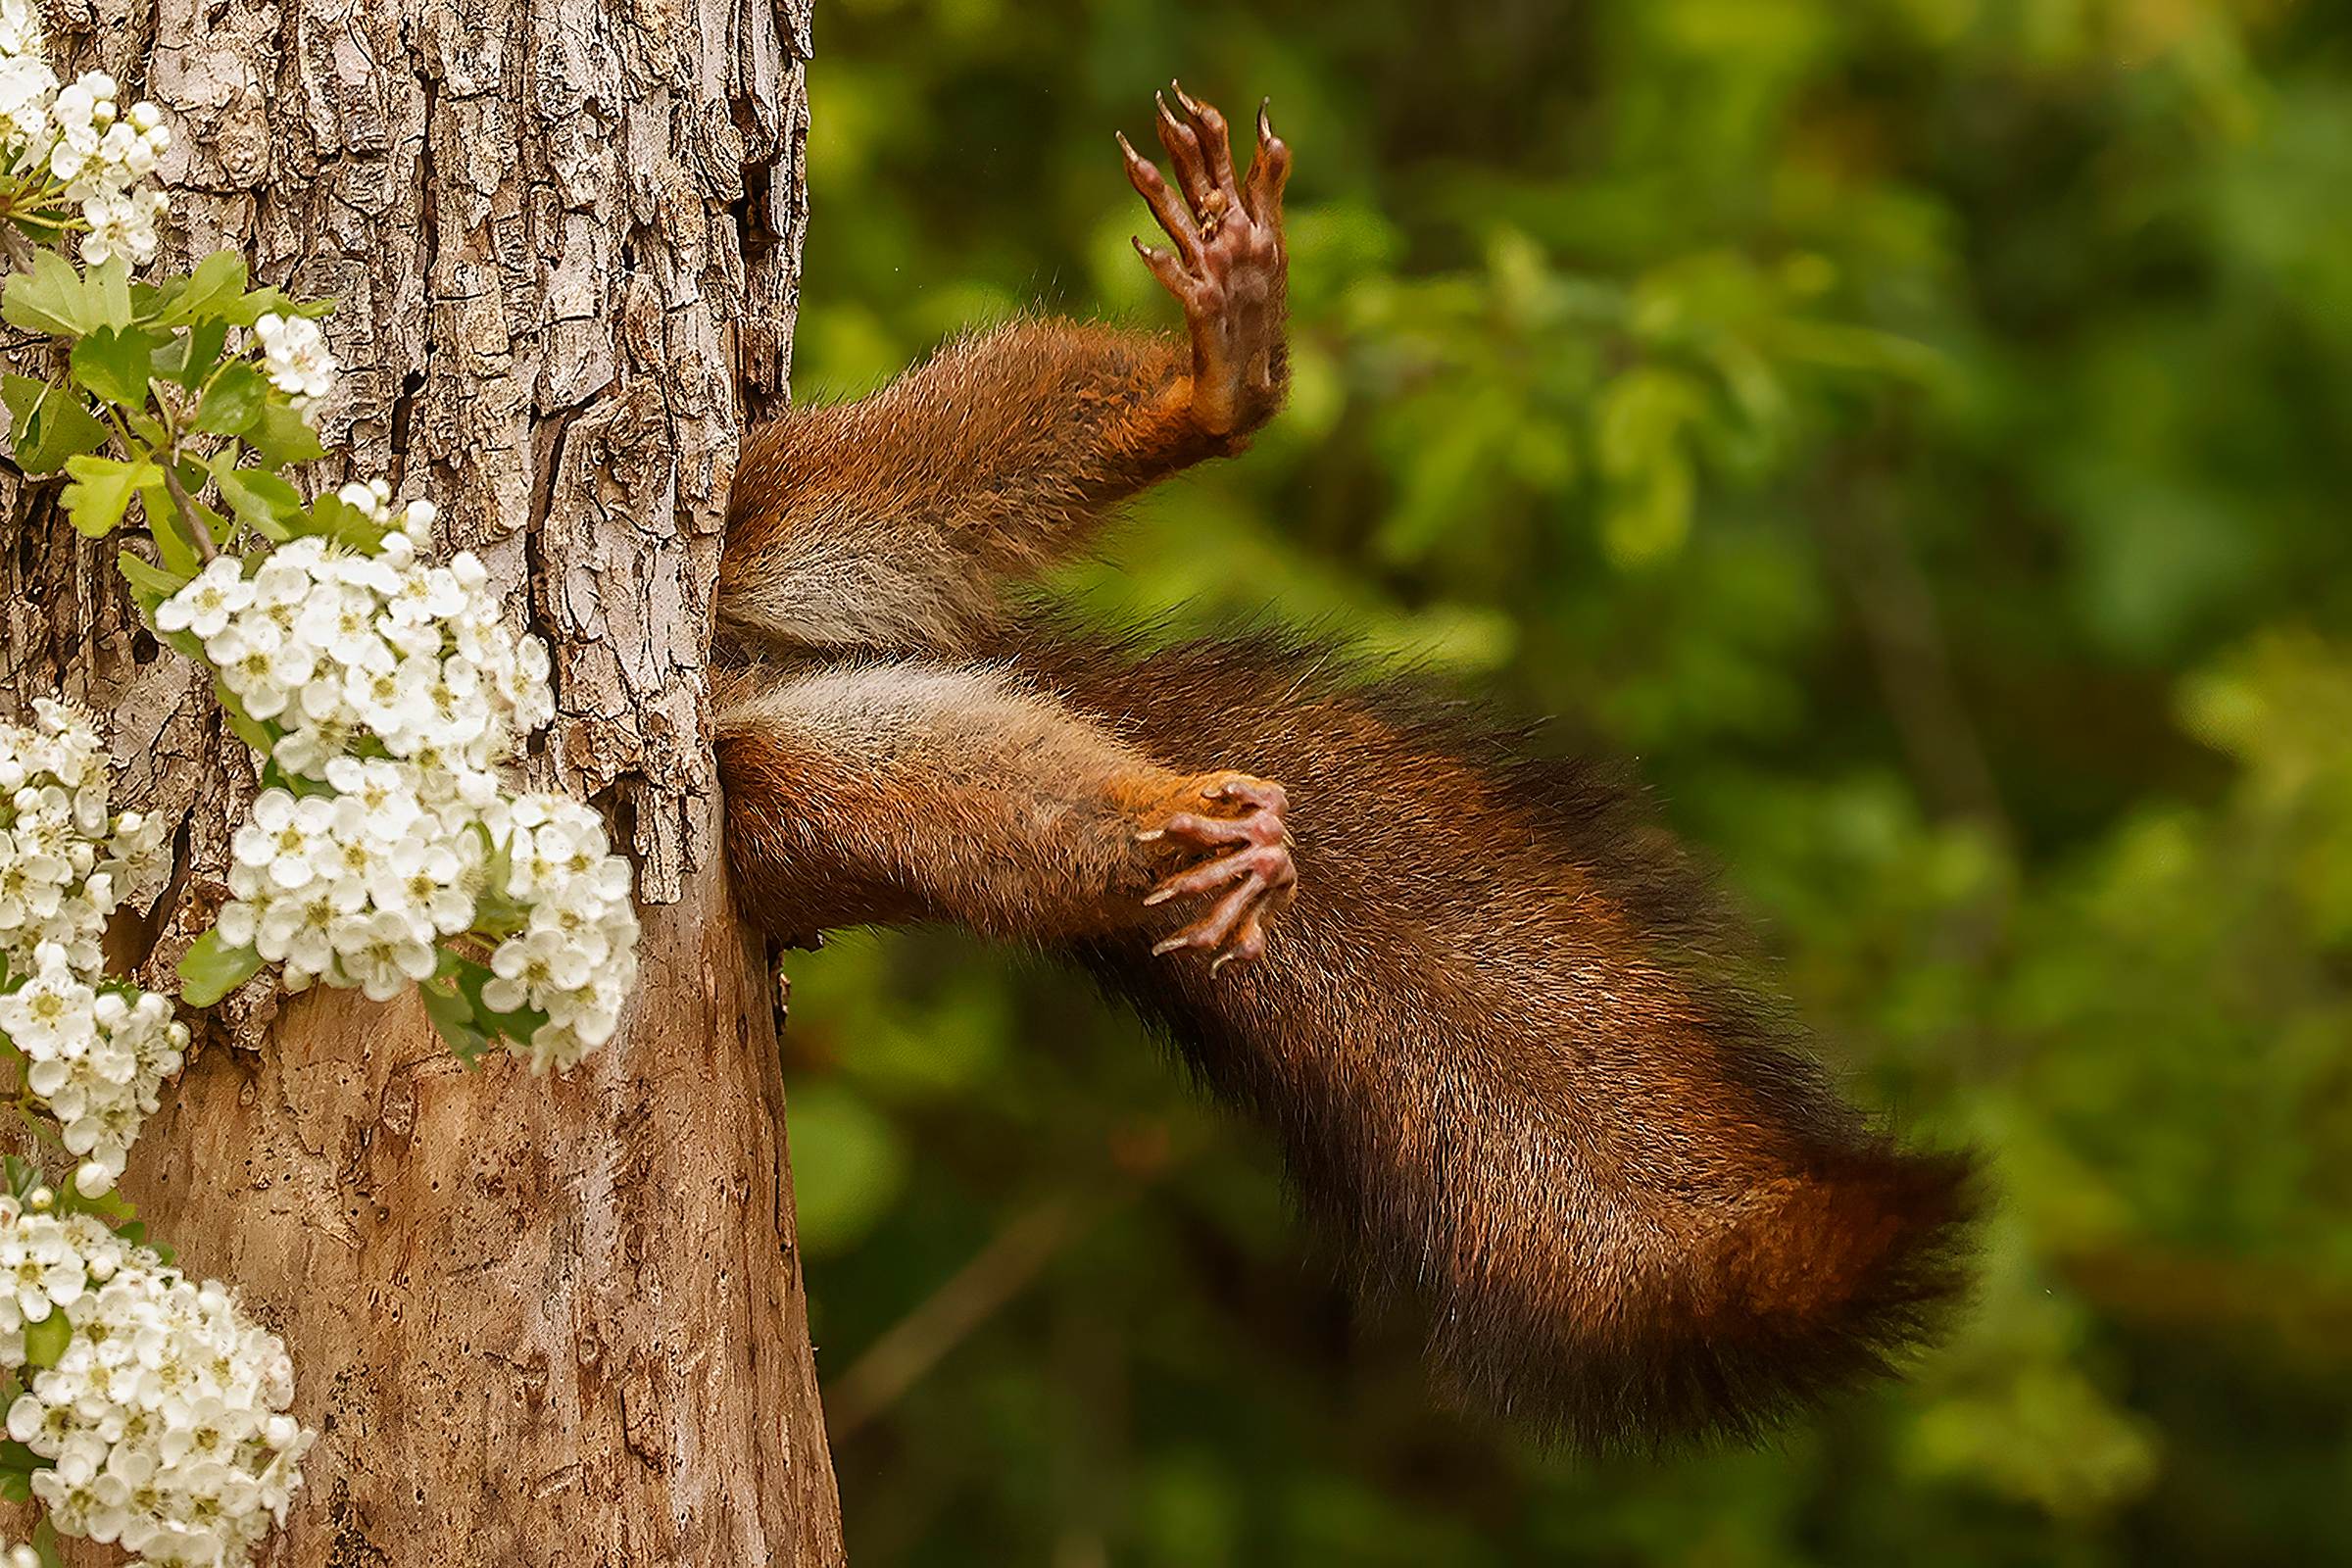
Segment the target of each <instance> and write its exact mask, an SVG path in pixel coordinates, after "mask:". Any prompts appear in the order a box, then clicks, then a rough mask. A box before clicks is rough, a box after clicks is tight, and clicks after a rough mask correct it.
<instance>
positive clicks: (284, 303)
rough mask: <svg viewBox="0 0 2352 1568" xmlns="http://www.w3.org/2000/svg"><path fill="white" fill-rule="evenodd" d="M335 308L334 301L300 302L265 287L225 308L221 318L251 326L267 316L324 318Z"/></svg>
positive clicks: (238, 324)
mask: <svg viewBox="0 0 2352 1568" xmlns="http://www.w3.org/2000/svg"><path fill="white" fill-rule="evenodd" d="M334 308H335V302H334V301H333V300H298V299H295V298H293V297H292V296H291V295H288V294H285V293H281V292H280V291H279V290H278V289H276V288H275V287H272V286H269V285H265V286H263V287H261V288H257V289H255V290H254V291H253V292H252V293H250V294H248V295H246V296H245V297H244V298H243V299H240V300H238V301H237V302H236V303H235V304H233V305H230V306H226V307H224V308H223V309H222V310H221V319H223V320H225V321H227V322H228V323H229V324H230V325H232V326H251V325H252V324H253V323H254V322H256V321H258V320H260V319H262V318H263V317H265V316H309V317H319V316H324V315H325V314H326V313H327V312H329V311H331V310H333V309H334Z"/></svg>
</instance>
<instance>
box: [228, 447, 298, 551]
mask: <svg viewBox="0 0 2352 1568" xmlns="http://www.w3.org/2000/svg"><path fill="white" fill-rule="evenodd" d="M234 462H235V459H234V457H233V455H232V454H229V453H225V452H224V453H222V454H221V455H220V456H219V457H216V458H215V459H213V462H212V474H213V478H214V480H215V481H216V482H217V483H218V484H219V485H220V486H221V499H222V500H224V501H226V502H227V503H228V506H229V510H230V511H231V512H234V513H235V514H236V515H238V516H240V517H242V518H244V519H245V520H246V521H247V522H248V523H250V524H252V525H253V526H254V527H256V528H259V529H260V530H261V531H262V532H263V533H265V534H268V535H269V536H270V538H272V539H291V538H293V537H294V529H295V527H296V526H298V525H299V524H300V522H301V520H302V496H301V495H300V494H299V493H298V492H297V491H296V490H295V488H294V487H293V486H292V485H290V484H288V483H286V481H285V480H283V479H281V478H279V477H278V476H277V475H276V474H274V473H270V472H268V471H267V470H265V469H261V468H239V467H236V466H234Z"/></svg>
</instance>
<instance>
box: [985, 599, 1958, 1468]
mask: <svg viewBox="0 0 2352 1568" xmlns="http://www.w3.org/2000/svg"><path fill="white" fill-rule="evenodd" d="M1021 657H1022V659H1023V660H1024V662H1028V663H1030V664H1031V665H1032V666H1033V667H1035V668H1036V669H1037V670H1038V671H1039V673H1040V674H1041V675H1042V677H1043V678H1044V679H1045V681H1046V682H1047V683H1048V684H1050V685H1054V686H1058V687H1059V688H1060V689H1061V690H1063V691H1064V692H1066V693H1067V694H1069V696H1070V697H1071V698H1072V699H1073V700H1074V701H1075V702H1077V703H1078V704H1080V705H1081V706H1083V707H1085V708H1088V709H1090V710H1092V711H1096V712H1099V713H1103V714H1107V715H1109V716H1110V717H1111V718H1112V719H1113V720H1115V721H1123V722H1124V723H1125V724H1127V725H1128V726H1130V727H1131V728H1132V729H1133V731H1134V732H1135V733H1136V734H1137V736H1138V738H1139V739H1140V740H1141V741H1142V742H1143V743H1144V744H1145V745H1146V746H1148V747H1149V748H1150V749H1151V750H1152V751H1154V752H1156V753H1158V754H1160V755H1162V756H1175V757H1187V758H1194V757H1203V758H1211V759H1215V760H1227V761H1232V762H1233V763H1234V765H1244V766H1248V767H1249V768H1250V769H1251V770H1253V771H1257V772H1261V773H1263V774H1265V775H1266V776H1268V777H1271V778H1274V779H1277V780H1279V781H1280V782H1281V783H1283V785H1284V786H1285V787H1286V788H1287V789H1288V790H1289V791H1290V793H1291V797H1292V799H1293V801H1294V802H1295V803H1296V808H1297V809H1296V812H1295V814H1294V817H1293V825H1294V831H1295V834H1296V845H1295V850H1294V853H1295V856H1296V858H1297V862H1298V866H1299V889H1300V897H1299V902H1298V904H1297V906H1296V907H1293V908H1292V909H1291V910H1289V911H1288V912H1287V913H1286V914H1285V915H1284V916H1283V919H1282V922H1281V924H1280V925H1279V926H1278V927H1277V928H1276V930H1275V933H1274V938H1273V943H1272V947H1271V951H1270V952H1269V953H1268V954H1267V955H1266V956H1265V957H1264V958H1263V959H1262V960H1260V962H1258V963H1257V964H1255V965H1250V966H1242V967H1237V969H1235V970H1231V971H1228V972H1227V973H1226V974H1225V975H1223V976H1222V977H1219V978H1214V979H1212V978H1210V977H1209V976H1208V974H1207V972H1206V966H1205V965H1197V964H1182V965H1172V964H1168V963H1166V962H1164V961H1162V960H1156V959H1152V958H1151V957H1150V956H1148V955H1146V954H1145V953H1144V952H1143V951H1142V949H1141V948H1140V947H1138V946H1135V945H1132V944H1128V943H1120V942H1103V943H1098V944H1094V945H1091V946H1089V947H1087V948H1085V949H1084V950H1082V951H1081V953H1080V954H1079V956H1080V958H1081V960H1082V961H1083V962H1084V963H1086V964H1087V966H1088V967H1090V968H1091V969H1092V970H1094V972H1095V973H1096V974H1097V975H1098V977H1099V978H1100V979H1101V980H1102V981H1103V983H1104V984H1105V985H1106V986H1107V987H1108V988H1109V989H1111V990H1112V991H1114V992H1115V993H1117V994H1119V995H1121V996H1124V997H1125V998H1127V999H1128V1000H1130V1001H1131V1002H1132V1003H1134V1004H1135V1005H1137V1006H1138V1007H1139V1008H1140V1009H1141V1010H1142V1011H1143V1012H1144V1013H1145V1014H1146V1015H1147V1016H1148V1017H1150V1018H1152V1019H1153V1020H1155V1021H1156V1022H1157V1023H1159V1024H1160V1025H1161V1026H1162V1027H1164V1028H1165V1030H1166V1031H1167V1032H1168V1033H1169V1034H1171V1035H1172V1036H1173V1037H1174V1039H1175V1040H1176V1041H1177V1043H1178V1044H1179V1046H1180V1047H1181V1049H1182V1051H1183V1053H1184V1054H1185V1056H1186V1057H1187V1059H1188V1060H1189V1061H1190V1062H1191V1064H1192V1066H1193V1067H1194V1068H1195V1070H1196V1071H1197V1072H1198V1074H1199V1075H1200V1076H1201V1078H1202V1079H1203V1080H1204V1081H1205V1082H1206V1083H1207V1085H1208V1086H1209V1087H1210V1088H1211V1089H1212V1090H1213V1091H1214V1092H1215V1093H1216V1094H1218V1095H1219V1096H1220V1097H1221V1098H1223V1099H1225V1100H1227V1101H1229V1102H1231V1103H1235V1104H1236V1105H1238V1106H1240V1107H1241V1108H1242V1109H1244V1110H1245V1111H1246V1112H1248V1113H1249V1114H1250V1115H1251V1116H1253V1117H1254V1118H1255V1119H1256V1120H1258V1121H1259V1122H1261V1123H1263V1124H1264V1125H1266V1126H1267V1127H1269V1128H1270V1129H1271V1130H1272V1131H1273V1132H1274V1134H1275V1135H1276V1136H1277V1137H1278V1138H1279V1140H1280V1141H1281V1143H1282V1145H1283V1148H1284V1152H1285V1153H1286V1156H1287V1160H1288V1165H1289V1168H1290V1172H1291V1175H1292V1177H1293V1180H1294V1182H1295V1184H1296V1186H1297V1188H1298V1190H1299V1195H1300V1198H1301V1201H1302V1202H1303V1205H1304V1206H1305V1207H1306V1208H1307V1210H1308V1211H1309V1213H1310V1214H1311V1215H1312V1216H1313V1217H1315V1218H1316V1219H1319V1220H1320V1221H1321V1222H1322V1223H1323V1224H1324V1225H1325V1226H1326V1227H1327V1228H1328V1229H1329V1230H1331V1231H1332V1232H1334V1233H1335V1236H1336V1239H1337V1240H1339V1241H1340V1242H1341V1243H1342V1244H1343V1250H1344V1252H1345V1253H1346V1254H1347V1255H1348V1256H1350V1257H1352V1258H1356V1259H1360V1260H1361V1268H1362V1278H1361V1281H1360V1282H1359V1283H1360V1285H1361V1286H1362V1287H1363V1292H1364V1294H1367V1295H1369V1296H1372V1297H1375V1298H1392V1299H1394V1298H1401V1299H1405V1300H1407V1301H1409V1302H1411V1303H1413V1304H1414V1305H1415V1306H1417V1308H1418V1309H1419V1312H1420V1314H1421V1316H1422V1317H1423V1318H1424V1319H1425V1320H1426V1322H1427V1324H1428V1332H1429V1336H1430V1354H1431V1359H1432V1361H1433V1364H1434V1366H1435V1368H1436V1370H1437V1372H1438V1374H1439V1376H1440V1378H1441V1381H1442V1382H1444V1383H1446V1384H1448V1385H1450V1386H1451V1388H1452V1389H1453V1390H1454V1391H1455V1392H1456V1393H1457V1394H1458V1395H1459V1396H1460V1397H1463V1398H1464V1399H1465V1400H1466V1401H1467V1402H1469V1403H1471V1404H1473V1405H1475V1406H1482V1407H1485V1408H1487V1409H1490V1410H1493V1411H1495V1412H1498V1413H1501V1414H1503V1415H1505V1416H1507V1417H1509V1418H1512V1419H1514V1420H1517V1421H1520V1422H1523V1423H1525V1424H1527V1425H1529V1426H1531V1427H1533V1428H1535V1429H1536V1430H1537V1431H1539V1432H1540V1433H1542V1434H1544V1435H1546V1436H1548V1437H1551V1438H1553V1439H1556V1440H1560V1441H1564V1442H1567V1443H1569V1444H1571V1445H1574V1446H1580V1447H1584V1448H1588V1449H1615V1448H1624V1447H1636V1448H1647V1447H1655V1446H1660V1445H1664V1444H1670V1443H1674V1442H1678V1441H1684V1440H1691V1439H1706V1438H1752V1437H1754V1436H1757V1435H1759V1434H1760V1433H1761V1432H1763V1431H1765V1430H1767V1429H1769V1428H1770V1427H1771V1426H1773V1425H1775V1424H1776V1423H1777V1422H1779V1421H1780V1420H1782V1419H1785V1418H1786V1417H1788V1416H1789V1415H1791V1414H1793V1413H1795V1412H1796V1411H1798V1410H1801V1409H1803V1408H1805V1407H1807V1406H1809V1405H1811V1404H1813V1403H1815V1402H1817V1401H1818V1400H1819V1399H1821V1398H1822V1397H1826V1396H1828V1395H1830V1394H1832V1393H1834V1392H1836V1391H1838V1390H1839V1389H1841V1388H1844V1387H1846V1386H1848V1385H1851V1384H1853V1383H1855V1382H1857V1381H1860V1380H1862V1379H1863V1378H1866V1377H1869V1376H1872V1375H1876V1374H1880V1373H1884V1372H1887V1371H1888V1370H1890V1369H1891V1366H1892V1359H1893V1358H1894V1357H1896V1356H1897V1355H1898V1354H1899V1353H1900V1352H1901V1351H1902V1350H1903V1349H1904V1348H1906V1347H1907V1346H1909V1345H1911V1344H1913V1343H1915V1342H1916V1341H1917V1340H1918V1339H1920V1338H1921V1337H1922V1336H1924V1335H1925V1334H1926V1333H1928V1332H1929V1331H1930V1330H1931V1329H1932V1328H1933V1326H1934V1323H1935V1320H1936V1317H1937V1315H1938V1312H1939V1309H1940V1308H1942V1307H1944V1306H1946V1305H1948V1304H1949V1303H1950V1302H1951V1301H1952V1300H1953V1299H1955V1298H1956V1297H1957V1296H1958V1295H1959V1294H1960V1293H1961V1292H1962V1290H1963V1287H1964V1272H1965V1271H1964V1268H1963V1262H1964V1254H1965V1251H1966V1242H1967V1231H1968V1222H1969V1221H1970V1219H1971V1218H1972V1214H1973V1209H1974V1197H1973V1192H1972V1187H1973V1179H1972V1172H1971V1163H1970V1161H1969V1160H1968V1159H1967V1157H1966V1156H1964V1155H1962V1154H1958V1153H1953V1152H1917V1151H1912V1150H1907V1149H1905V1148H1903V1147H1901V1146H1899V1145H1898V1144H1897V1143H1896V1142H1895V1141H1894V1140H1893V1139H1892V1138H1891V1137H1889V1136H1888V1135H1887V1133H1886V1132H1885V1131H1883V1130H1882V1129H1880V1128H1879V1127H1877V1126H1875V1125H1874V1124H1873V1123H1872V1122H1871V1121H1870V1120H1869V1119H1867V1118H1866V1117H1864V1116H1863V1115H1862V1114H1860V1113H1859V1112H1857V1111H1856V1110H1854V1109H1853V1108H1851V1107H1850V1106H1848V1105H1847V1104H1846V1103H1843V1102H1842V1101H1841V1100H1840V1099H1839V1098H1838V1096H1837V1095H1836V1094H1835V1093H1834V1092H1833V1090H1832V1089H1831V1087H1830V1085H1829V1082H1828V1080H1827V1078H1826V1075H1825V1074H1824V1073H1823V1071H1822V1070H1821V1068H1820V1067H1819V1066H1818V1065H1817V1064H1816V1063H1815V1062H1814V1060H1813V1059H1812V1058H1811V1056H1810V1055H1809V1054H1808V1053H1807V1050H1806V1043H1805V1040H1804V1037H1803V1035H1802V1033H1801V1031H1800V1030H1799V1029H1798V1028H1796V1027H1795V1026H1794V1025H1793V1024H1792V1023H1791V1022H1790V1021H1789V1018H1788V1017H1787V1015H1786V1013H1785V1011H1784V1010H1783V1009H1781V1008H1779V1007H1777V1006H1776V1005H1773V1004H1772V1003H1771V1002H1770V1001H1769V1000H1767V998H1766V994H1765V993H1763V992H1762V991H1760V990H1759V989H1758V988H1757V987H1756V986H1755V985H1754V984H1753V983H1752V976H1753V974H1754V971H1755V969H1756V964H1755V961H1754V958H1753V955H1752V953H1750V952H1749V951H1748V948H1747V945H1746V943H1745V942H1744V940H1743V939H1742V938H1741V937H1740V934H1739V932H1738V929H1737V927H1736V926H1735V925H1734V924H1733V923H1732V922H1730V921H1729V920H1727V919H1726V918H1725V917H1724V915H1723V912H1722V907H1721V904H1720V902H1719V900H1718V899H1717V897H1716V895H1715V894H1714V893H1713V892H1712V890H1711V889H1710V887H1709V886H1708V884H1707V882H1706V879H1705V878H1704V877H1703V876H1701V875H1700V874H1699V873H1698V872H1697V871H1695V870H1694V869H1693V868H1692V866H1691V864H1690V862H1689V860H1688V858H1686V857H1685V855H1684V854H1683V853H1682V852H1681V851H1680V850H1679V849H1678V848H1677V847H1676V846H1675V845H1674V843H1673V842H1672V841H1671V840H1670V839H1668V838H1667V837H1666V836H1665V835H1664V834H1663V833H1662V832H1661V831H1659V830H1658V829H1656V828H1655V827H1653V826H1651V825H1650V823H1649V820H1648V816H1647V813H1646V811H1645V810H1644V809H1642V808H1643V803H1642V801H1641V799H1640V797H1639V795H1638V794H1637V792H1635V791H1634V790H1633V789H1631V788H1630V787H1629V786H1627V785H1625V784H1623V783H1622V782H1621V781H1619V780H1616V779H1614V778H1612V777H1611V776H1610V775H1609V773H1608V772H1607V771H1606V770H1605V769H1599V768H1595V767H1592V766H1586V765H1579V764H1574V763H1563V762H1556V761H1544V760H1530V759H1529V758H1528V757H1526V756H1525V755H1524V753H1523V752H1522V750H1521V749H1520V744H1519V743H1520V741H1521V739H1522V737H1520V736H1514V735H1512V734H1510V733H1509V732H1507V731H1503V730H1499V729H1497V728H1495V727H1494V726H1491V725H1488V724H1486V723H1484V722H1482V721H1481V720H1480V718H1479V717H1478V715H1477V714H1476V713H1475V712H1472V711H1466V710H1465V709H1463V708H1462V707H1461V706H1460V705H1449V704H1446V703H1443V702H1433V701H1429V700H1426V699H1422V698H1419V697H1416V696H1414V695H1413V694H1412V693H1410V692H1409V691H1407V690H1405V689H1403V688H1401V687H1397V686H1395V685H1390V686H1385V687H1384V686H1375V687H1367V686H1365V685H1363V684H1362V683H1360V682H1359V681H1357V680H1354V679H1352V678H1350V677H1349V676H1348V674H1347V673H1346V672H1345V671H1344V670H1340V669H1338V668H1337V667H1336V662H1335V661H1334V659H1333V658H1332V656H1330V655H1328V654H1325V653H1321V652H1318V651H1316V650H1313V649H1308V648H1302V647H1299V646H1297V645H1293V644H1286V643H1282V642H1278V641H1265V640H1259V641H1233V642H1223V643H1211V644H1202V645H1196V646H1192V647H1188V648H1180V649H1174V650H1168V651H1163V652H1155V653H1152V654H1149V655H1146V656H1141V657H1137V656H1134V655H1132V654H1130V653H1124V652H1121V651H1119V650H1115V649H1103V648H1101V647H1094V648H1089V647H1086V646H1084V645H1079V644H1074V643H1070V642H1066V641H1058V640H1055V641H1046V642H1040V643H1037V644H1034V645H1031V646H1027V647H1024V649H1023V650H1022V654H1021Z"/></svg>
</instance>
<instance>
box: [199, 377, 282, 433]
mask: <svg viewBox="0 0 2352 1568" xmlns="http://www.w3.org/2000/svg"><path fill="white" fill-rule="evenodd" d="M269 396H270V383H269V382H267V381H265V380H263V379H262V372H261V371H259V370H257V369H255V368H253V367H252V366H250V365H247V364H245V363H244V362H242V361H232V362H230V363H229V364H227V365H224V366H222V367H221V374H220V378H219V379H217V380H216V381H214V382H213V384H212V385H211V386H210V387H208V388H207V389H206V390H205V394H204V401H203V402H201V403H199V404H197V405H196V428H197V429H199V430H204V431H209V432H210V433H212V434H214V435H237V434H239V433H241V432H242V431H244V430H246V429H247V428H249V427H250V426H251V425H252V424H253V421H254V420H255V419H257V418H259V417H261V413H262V405H263V403H264V402H266V401H267V400H268V398H269Z"/></svg>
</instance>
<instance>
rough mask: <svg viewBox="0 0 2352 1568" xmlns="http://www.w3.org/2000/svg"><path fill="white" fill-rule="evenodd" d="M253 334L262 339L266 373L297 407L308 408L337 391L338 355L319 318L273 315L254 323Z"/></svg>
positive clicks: (271, 381) (273, 383) (274, 384)
mask: <svg viewBox="0 0 2352 1568" xmlns="http://www.w3.org/2000/svg"><path fill="white" fill-rule="evenodd" d="M253 335H254V336H255V337H257V338H259V339H261V342H262V370H263V373H264V374H266V375H268V376H269V377H270V385H272V386H274V387H276V388H277V389H278V390H279V391H280V392H283V393H285V394H286V395H287V396H288V397H290V398H292V399H293V400H294V404H295V407H297V408H304V407H307V406H309V405H310V404H311V403H312V402H314V401H315V400H317V399H319V398H322V397H324V396H326V395H327V393H329V392H331V391H333V390H334V385H335V357H334V355H333V354H332V353H331V352H329V351H328V349H327V346H326V334H325V333H323V332H321V331H319V323H318V322H317V321H314V320H311V319H309V318H307V317H301V316H278V315H274V314H272V315H269V316H265V317H263V318H262V319H260V320H258V321H256V322H254V323H253Z"/></svg>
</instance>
